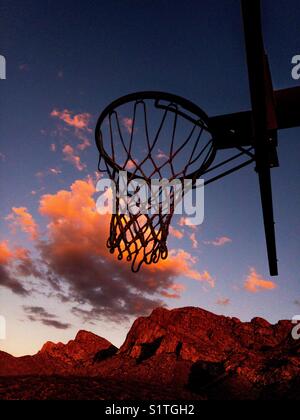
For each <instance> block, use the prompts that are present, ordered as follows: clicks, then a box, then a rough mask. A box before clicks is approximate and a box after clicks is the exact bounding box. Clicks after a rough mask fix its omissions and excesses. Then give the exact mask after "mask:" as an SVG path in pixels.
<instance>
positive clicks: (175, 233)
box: [169, 226, 184, 239]
mask: <svg viewBox="0 0 300 420" xmlns="http://www.w3.org/2000/svg"><path fill="white" fill-rule="evenodd" d="M169 233H170V235H172V236H174V238H177V239H182V238H183V236H184V234H183V232H181V231H180V230H178V229H175V228H173V226H170V227H169Z"/></svg>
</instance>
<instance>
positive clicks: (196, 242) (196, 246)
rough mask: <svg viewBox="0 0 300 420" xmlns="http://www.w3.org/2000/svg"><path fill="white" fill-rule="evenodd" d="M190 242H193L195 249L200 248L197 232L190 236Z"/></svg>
mask: <svg viewBox="0 0 300 420" xmlns="http://www.w3.org/2000/svg"><path fill="white" fill-rule="evenodd" d="M190 240H191V241H192V247H193V248H194V249H197V248H198V246H199V243H198V241H197V238H196V234H195V232H193V233H191V235H190Z"/></svg>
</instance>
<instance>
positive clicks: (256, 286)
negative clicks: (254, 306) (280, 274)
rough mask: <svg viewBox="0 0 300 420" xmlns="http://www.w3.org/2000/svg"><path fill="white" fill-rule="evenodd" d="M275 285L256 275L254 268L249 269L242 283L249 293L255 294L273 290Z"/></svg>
mask: <svg viewBox="0 0 300 420" xmlns="http://www.w3.org/2000/svg"><path fill="white" fill-rule="evenodd" d="M276 287H277V285H276V284H275V283H274V282H272V281H269V280H265V279H264V278H263V277H262V276H261V275H260V274H258V273H257V272H256V270H255V268H251V269H250V273H249V275H248V277H247V279H246V281H245V283H244V288H245V289H246V290H247V291H248V292H251V293H257V292H260V291H262V290H274V289H276Z"/></svg>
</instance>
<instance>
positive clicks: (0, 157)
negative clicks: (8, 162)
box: [0, 153, 6, 162]
mask: <svg viewBox="0 0 300 420" xmlns="http://www.w3.org/2000/svg"><path fill="white" fill-rule="evenodd" d="M5 159H6V156H5V155H4V154H3V153H0V161H2V162H5Z"/></svg>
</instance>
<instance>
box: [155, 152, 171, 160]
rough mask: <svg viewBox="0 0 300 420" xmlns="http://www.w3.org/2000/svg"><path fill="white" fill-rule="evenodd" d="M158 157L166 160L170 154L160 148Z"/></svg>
mask: <svg viewBox="0 0 300 420" xmlns="http://www.w3.org/2000/svg"><path fill="white" fill-rule="evenodd" d="M156 157H157V159H166V160H168V159H169V156H168V155H167V154H166V153H165V152H163V151H162V150H158V153H157V155H156Z"/></svg>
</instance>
